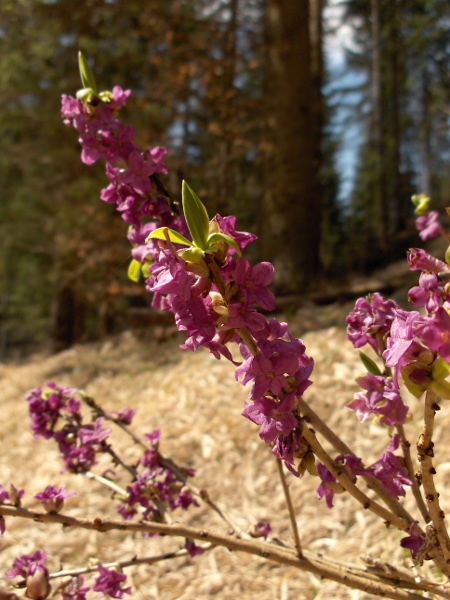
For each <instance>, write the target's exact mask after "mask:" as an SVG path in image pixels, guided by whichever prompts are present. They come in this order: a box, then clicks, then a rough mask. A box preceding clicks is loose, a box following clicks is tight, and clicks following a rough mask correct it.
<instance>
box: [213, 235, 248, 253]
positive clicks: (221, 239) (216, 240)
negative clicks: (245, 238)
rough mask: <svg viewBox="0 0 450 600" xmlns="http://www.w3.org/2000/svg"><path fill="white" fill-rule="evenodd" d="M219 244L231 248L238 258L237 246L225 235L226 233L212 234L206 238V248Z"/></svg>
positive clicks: (239, 251)
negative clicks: (223, 243) (224, 244)
mask: <svg viewBox="0 0 450 600" xmlns="http://www.w3.org/2000/svg"><path fill="white" fill-rule="evenodd" d="M219 242H225V243H226V244H228V245H229V246H233V248H234V249H235V250H236V252H237V253H238V254H239V256H240V255H241V250H240V248H239V246H238V245H237V244H236V242H235V240H234V239H233V238H232V237H231V236H230V235H227V234H226V233H212V234H211V235H210V236H209V237H208V247H211V245H212V244H218V243H219Z"/></svg>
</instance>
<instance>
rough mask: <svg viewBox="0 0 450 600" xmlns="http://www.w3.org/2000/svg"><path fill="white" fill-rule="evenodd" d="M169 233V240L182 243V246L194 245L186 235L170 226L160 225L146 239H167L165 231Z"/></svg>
mask: <svg viewBox="0 0 450 600" xmlns="http://www.w3.org/2000/svg"><path fill="white" fill-rule="evenodd" d="M166 231H167V232H168V234H169V240H170V241H171V242H173V243H174V244H181V245H182V246H192V242H190V241H189V240H188V239H187V238H185V237H184V235H181V233H178V231H174V230H173V229H169V228H168V227H159V228H158V229H155V230H154V231H152V232H151V234H150V235H149V236H148V237H147V238H146V239H145V241H146V242H148V240H166V239H167V238H166V235H165V232H166Z"/></svg>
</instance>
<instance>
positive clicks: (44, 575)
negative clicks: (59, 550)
mask: <svg viewBox="0 0 450 600" xmlns="http://www.w3.org/2000/svg"><path fill="white" fill-rule="evenodd" d="M46 559H47V553H46V552H45V551H44V550H36V552H34V554H32V555H28V554H24V555H23V556H20V557H18V558H15V559H14V561H13V564H12V567H11V568H10V569H8V570H7V571H6V577H8V578H9V579H14V578H15V577H22V578H23V579H24V580H25V583H26V587H27V596H28V597H29V598H32V600H45V598H47V597H48V596H49V595H50V592H51V589H52V588H51V585H50V580H49V575H50V574H49V571H48V569H47V567H46V566H45V562H46Z"/></svg>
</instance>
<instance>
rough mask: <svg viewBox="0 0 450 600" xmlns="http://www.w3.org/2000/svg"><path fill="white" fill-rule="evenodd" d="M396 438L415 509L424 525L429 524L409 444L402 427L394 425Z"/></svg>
mask: <svg viewBox="0 0 450 600" xmlns="http://www.w3.org/2000/svg"><path fill="white" fill-rule="evenodd" d="M395 428H396V429H397V433H398V436H399V438H400V443H401V446H402V451H403V458H404V459H405V465H406V468H407V470H408V474H409V478H410V479H411V481H412V488H411V491H412V493H413V496H414V499H415V501H416V504H417V507H418V509H419V510H420V513H421V515H422V517H423V519H424V521H425V523H429V521H430V513H429V512H428V508H427V507H426V504H425V502H424V499H423V496H422V492H421V491H420V487H419V484H418V483H417V478H416V475H415V473H414V466H413V463H412V458H411V444H410V443H409V441H408V440H407V439H406V436H405V430H404V428H403V425H396V427H395Z"/></svg>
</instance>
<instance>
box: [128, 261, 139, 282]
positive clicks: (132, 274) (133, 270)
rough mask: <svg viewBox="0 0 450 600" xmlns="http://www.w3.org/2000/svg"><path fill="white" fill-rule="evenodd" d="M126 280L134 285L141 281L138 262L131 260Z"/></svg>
mask: <svg viewBox="0 0 450 600" xmlns="http://www.w3.org/2000/svg"><path fill="white" fill-rule="evenodd" d="M128 279H131V281H134V283H139V280H140V279H141V263H140V262H139V261H138V260H135V259H133V260H132V261H131V262H130V266H129V267H128Z"/></svg>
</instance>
